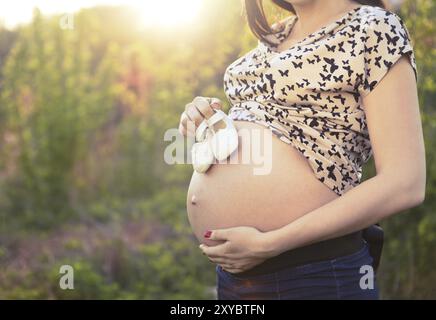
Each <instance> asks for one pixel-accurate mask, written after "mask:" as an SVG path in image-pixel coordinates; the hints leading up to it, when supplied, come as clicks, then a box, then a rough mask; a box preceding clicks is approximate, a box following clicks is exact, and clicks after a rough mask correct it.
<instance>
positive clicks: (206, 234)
mask: <svg viewBox="0 0 436 320" xmlns="http://www.w3.org/2000/svg"><path fill="white" fill-rule="evenodd" d="M211 234H212V231H210V230H207V231H206V232H205V233H204V237H205V238H210V235H211Z"/></svg>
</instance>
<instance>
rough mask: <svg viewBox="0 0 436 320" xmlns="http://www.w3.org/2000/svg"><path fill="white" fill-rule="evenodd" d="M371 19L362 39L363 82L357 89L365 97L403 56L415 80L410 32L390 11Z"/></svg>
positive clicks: (416, 76)
mask: <svg viewBox="0 0 436 320" xmlns="http://www.w3.org/2000/svg"><path fill="white" fill-rule="evenodd" d="M382 12H383V13H384V14H383V15H382V14H379V15H377V16H376V17H373V18H372V19H371V21H369V22H368V24H367V29H366V34H365V36H364V38H363V40H364V52H363V59H364V66H365V73H364V76H363V81H362V83H361V84H360V86H359V93H360V95H361V96H366V95H367V94H369V93H370V92H371V91H373V90H374V89H375V87H376V86H377V84H378V83H379V82H380V81H381V80H382V79H383V77H384V76H385V75H386V74H387V73H388V71H389V70H390V68H391V67H392V66H393V65H394V64H395V63H396V62H397V61H398V60H399V59H400V58H401V57H402V56H403V55H406V56H407V57H408V59H409V62H410V64H411V66H412V68H413V71H414V73H415V79H416V80H418V72H417V68H416V60H415V54H414V51H413V47H412V43H411V38H410V34H409V31H408V30H407V28H406V26H405V24H404V22H403V21H402V20H401V18H400V17H399V16H398V15H397V14H395V13H393V12H390V11H387V10H383V11H382Z"/></svg>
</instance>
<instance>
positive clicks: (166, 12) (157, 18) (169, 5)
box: [131, 0, 202, 27]
mask: <svg viewBox="0 0 436 320" xmlns="http://www.w3.org/2000/svg"><path fill="white" fill-rule="evenodd" d="M201 2H202V1H201V0H165V1H159V0H145V1H144V0H142V1H137V2H135V3H134V4H132V5H131V6H132V7H133V8H134V9H135V10H138V13H139V15H140V19H142V21H141V24H142V25H144V26H156V25H160V26H165V27H174V26H177V25H182V24H188V23H190V22H192V21H193V20H194V19H195V17H196V16H197V14H198V12H199V11H200V8H201Z"/></svg>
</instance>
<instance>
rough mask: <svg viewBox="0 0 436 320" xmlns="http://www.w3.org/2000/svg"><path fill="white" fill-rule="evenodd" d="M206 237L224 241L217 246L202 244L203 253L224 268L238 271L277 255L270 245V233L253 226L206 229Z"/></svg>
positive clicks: (229, 270) (234, 271) (233, 271)
mask: <svg viewBox="0 0 436 320" xmlns="http://www.w3.org/2000/svg"><path fill="white" fill-rule="evenodd" d="M204 236H205V238H208V239H211V240H217V241H224V242H223V243H221V244H219V245H216V246H207V245H205V244H201V245H200V249H201V250H202V251H203V254H205V255H207V256H208V258H209V260H210V261H211V262H214V263H216V264H218V265H220V266H221V267H222V268H223V269H224V270H226V271H228V272H231V273H238V272H242V271H245V270H248V269H251V268H252V267H254V266H256V265H258V264H260V263H262V262H263V261H265V260H266V259H268V258H270V257H272V256H274V255H276V253H275V252H274V250H273V248H272V247H271V246H270V245H269V241H270V239H269V234H268V233H265V232H261V231H259V230H257V229H256V228H253V227H234V228H228V229H219V230H213V231H206V233H205V235H204Z"/></svg>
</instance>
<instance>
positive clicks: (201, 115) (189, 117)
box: [179, 96, 222, 136]
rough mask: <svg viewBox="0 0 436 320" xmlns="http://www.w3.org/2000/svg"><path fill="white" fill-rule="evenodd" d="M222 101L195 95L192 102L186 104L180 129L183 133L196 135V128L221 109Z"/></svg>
mask: <svg viewBox="0 0 436 320" xmlns="http://www.w3.org/2000/svg"><path fill="white" fill-rule="evenodd" d="M221 109H222V102H221V100H220V99H218V98H208V97H200V96H198V97H195V98H194V100H192V102H190V103H188V104H186V105H185V111H184V112H183V113H182V115H181V117H180V123H179V131H180V133H181V134H182V135H184V136H186V135H195V129H196V127H198V126H199V125H200V123H201V122H202V121H203V120H204V119H209V118H210V117H211V116H213V114H214V113H215V111H214V110H221Z"/></svg>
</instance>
